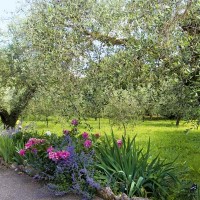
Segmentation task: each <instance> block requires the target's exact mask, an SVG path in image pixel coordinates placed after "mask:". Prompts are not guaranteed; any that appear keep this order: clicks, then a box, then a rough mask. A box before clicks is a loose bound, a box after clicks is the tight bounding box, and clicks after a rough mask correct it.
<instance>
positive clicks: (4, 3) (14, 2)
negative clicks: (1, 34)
mask: <svg viewBox="0 0 200 200" xmlns="http://www.w3.org/2000/svg"><path fill="white" fill-rule="evenodd" d="M22 2H24V0H0V29H3V30H5V29H6V26H7V24H8V21H9V19H10V18H11V16H12V12H15V11H16V9H17V8H18V7H19V5H20V3H22Z"/></svg>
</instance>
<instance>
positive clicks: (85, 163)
mask: <svg viewBox="0 0 200 200" xmlns="http://www.w3.org/2000/svg"><path fill="white" fill-rule="evenodd" d="M77 125H78V121H77V120H76V121H75V120H73V121H72V130H70V131H68V130H64V131H63V136H62V137H58V136H55V135H52V134H51V135H46V136H45V137H43V139H39V138H29V140H28V141H27V142H26V143H25V148H24V149H21V150H19V154H20V155H21V156H22V157H23V158H24V162H25V163H26V164H27V165H30V166H31V167H32V168H34V169H35V172H37V175H36V176H35V178H37V179H42V180H45V181H47V183H48V187H49V189H50V190H52V191H54V192H55V193H56V194H59V195H61V194H65V193H67V192H74V193H77V194H79V195H81V196H82V197H83V199H88V200H89V199H92V198H93V195H94V194H95V192H96V189H99V188H100V185H99V184H98V183H97V182H96V181H95V179H94V175H95V172H96V171H95V168H94V165H95V164H94V162H95V161H94V158H95V152H94V150H93V148H92V140H91V138H90V136H89V134H88V133H86V132H84V133H83V134H80V133H79V132H78V130H77Z"/></svg>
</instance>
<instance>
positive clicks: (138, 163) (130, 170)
mask: <svg viewBox="0 0 200 200" xmlns="http://www.w3.org/2000/svg"><path fill="white" fill-rule="evenodd" d="M135 138H136V137H134V138H133V139H130V137H128V138H127V139H126V138H125V137H122V143H123V145H122V146H121V147H119V146H118V144H117V141H116V139H115V137H114V134H112V135H111V137H109V136H107V135H105V138H104V141H103V142H102V143H101V145H99V146H98V148H97V149H96V151H97V157H98V160H99V163H98V164H97V167H98V169H99V170H100V171H102V172H103V173H104V175H106V177H107V182H108V183H109V184H110V186H111V187H112V189H113V190H114V191H115V192H118V193H122V192H124V193H126V194H127V195H128V196H129V197H133V196H142V197H156V198H158V199H166V197H167V196H168V195H169V193H171V192H172V190H173V189H174V186H175V185H176V184H177V183H178V179H177V176H176V173H175V167H174V162H170V163H166V162H165V161H163V160H161V159H160V158H159V156H156V157H155V158H153V159H152V158H151V156H150V140H149V142H148V146H147V150H146V151H144V150H143V149H142V148H139V147H137V145H136V142H135Z"/></svg>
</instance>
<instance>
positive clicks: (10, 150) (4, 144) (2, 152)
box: [0, 135, 15, 163]
mask: <svg viewBox="0 0 200 200" xmlns="http://www.w3.org/2000/svg"><path fill="white" fill-rule="evenodd" d="M14 154H15V145H14V142H13V139H12V138H11V137H9V136H7V135H0V156H1V157H2V158H3V159H4V161H5V162H6V163H12V161H13V156H14Z"/></svg>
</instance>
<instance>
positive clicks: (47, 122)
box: [46, 116, 49, 128]
mask: <svg viewBox="0 0 200 200" xmlns="http://www.w3.org/2000/svg"><path fill="white" fill-rule="evenodd" d="M46 125H47V128H48V127H49V118H48V116H46Z"/></svg>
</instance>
